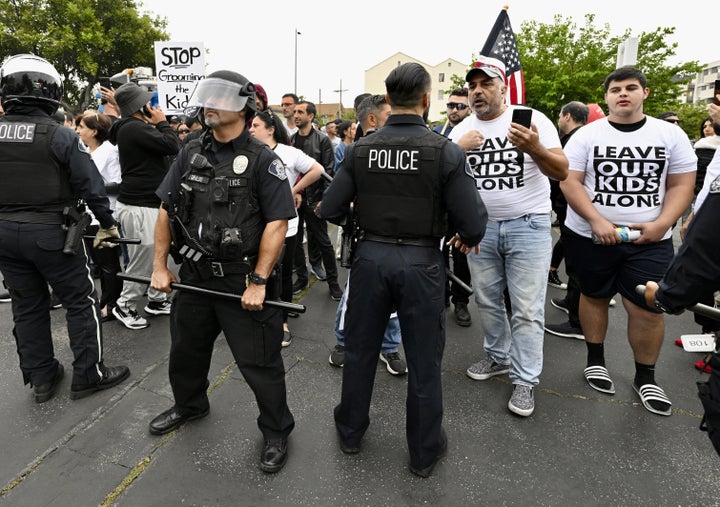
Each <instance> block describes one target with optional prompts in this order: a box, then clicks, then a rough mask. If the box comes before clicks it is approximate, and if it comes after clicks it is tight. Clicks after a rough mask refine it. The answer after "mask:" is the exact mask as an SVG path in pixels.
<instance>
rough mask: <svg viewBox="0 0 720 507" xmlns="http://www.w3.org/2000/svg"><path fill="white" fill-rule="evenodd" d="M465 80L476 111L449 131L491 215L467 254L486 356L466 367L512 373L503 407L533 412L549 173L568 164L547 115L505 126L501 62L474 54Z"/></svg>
mask: <svg viewBox="0 0 720 507" xmlns="http://www.w3.org/2000/svg"><path fill="white" fill-rule="evenodd" d="M465 79H466V81H467V82H468V91H469V94H468V103H469V104H470V108H471V109H472V111H473V113H474V114H473V115H471V116H469V117H467V118H466V119H465V120H464V121H463V122H462V123H460V124H459V125H457V126H455V128H453V130H452V132H451V133H450V136H449V137H450V139H451V140H452V141H454V142H456V143H458V144H459V145H460V146H461V147H462V148H463V149H464V150H465V152H466V154H467V161H468V163H469V165H470V168H471V170H472V172H473V175H474V176H475V183H476V185H477V189H478V192H479V193H480V196H481V197H482V200H483V202H484V203H485V207H486V208H487V210H488V215H489V221H488V224H487V231H486V232H485V236H484V237H483V239H482V242H481V243H480V252H479V253H473V252H471V253H469V254H468V256H467V257H468V259H467V260H468V267H469V268H470V275H471V278H472V286H473V288H474V289H475V301H476V303H477V306H478V308H479V310H480V326H481V327H482V331H483V334H484V340H485V341H484V348H485V352H487V358H485V359H483V360H481V361H480V362H478V363H475V364H473V365H471V366H470V367H469V368H468V370H467V375H468V376H469V377H470V378H472V379H474V380H485V379H488V378H490V377H493V376H495V375H501V374H504V373H508V372H510V381H511V382H512V383H513V385H514V388H513V394H512V396H511V398H510V401H509V403H508V408H509V409H510V410H511V411H512V412H514V413H516V414H518V415H521V416H525V417H527V416H529V415H530V414H532V413H533V411H534V410H535V398H534V394H533V390H534V387H535V386H536V385H538V383H539V377H540V372H541V371H542V363H543V339H544V329H543V325H544V323H545V293H546V289H547V273H548V270H549V269H550V255H551V253H552V237H551V234H550V211H551V210H550V183H549V181H548V177H550V178H554V179H557V180H563V179H565V178H566V177H567V173H568V164H567V159H566V158H565V155H564V154H563V150H562V147H561V145H560V138H559V136H558V133H557V130H556V129H555V125H553V123H552V122H551V121H550V119H549V118H548V117H547V116H545V115H544V114H542V113H541V112H540V111H536V110H533V109H531V110H530V111H532V117H531V121H532V123H531V128H527V127H524V126H522V125H520V124H518V123H511V119H512V116H513V111H514V110H516V109H520V108H519V107H517V106H508V105H506V104H505V95H506V93H507V88H508V86H507V77H506V73H505V65H504V64H503V63H502V62H501V61H500V60H497V59H495V58H489V57H485V56H481V57H479V58H478V61H477V62H476V63H475V64H474V66H473V67H472V68H471V69H470V71H468V73H467V76H466V78H465ZM522 109H525V110H528V108H524V107H522ZM506 287H507V292H508V295H509V299H510V305H511V307H512V315H511V316H510V318H509V319H508V315H507V310H506V307H505V304H504V302H503V300H504V297H503V294H504V291H505V288H506Z"/></svg>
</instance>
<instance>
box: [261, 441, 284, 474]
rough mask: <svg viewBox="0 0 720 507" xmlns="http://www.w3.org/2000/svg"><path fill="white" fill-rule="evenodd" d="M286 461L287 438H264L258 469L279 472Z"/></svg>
mask: <svg viewBox="0 0 720 507" xmlns="http://www.w3.org/2000/svg"><path fill="white" fill-rule="evenodd" d="M286 461H287V438H277V439H267V438H266V439H265V444H264V445H263V449H262V453H260V470H262V471H263V472H266V473H268V474H274V473H276V472H279V471H280V469H281V468H282V467H284V466H285V462H286Z"/></svg>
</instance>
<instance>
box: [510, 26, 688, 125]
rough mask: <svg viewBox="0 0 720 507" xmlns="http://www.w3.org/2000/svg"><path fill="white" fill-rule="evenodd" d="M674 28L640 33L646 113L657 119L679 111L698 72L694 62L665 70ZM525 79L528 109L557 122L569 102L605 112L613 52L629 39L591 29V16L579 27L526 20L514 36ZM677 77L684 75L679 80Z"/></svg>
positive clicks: (626, 34) (606, 29) (672, 48)
mask: <svg viewBox="0 0 720 507" xmlns="http://www.w3.org/2000/svg"><path fill="white" fill-rule="evenodd" d="M674 32H675V29H674V28H663V27H659V28H657V29H656V30H655V31H654V32H642V33H641V34H639V36H638V37H639V48H638V61H637V64H636V66H637V67H638V68H640V69H642V70H643V72H644V73H645V75H646V76H647V79H648V88H650V95H649V96H648V98H647V100H646V101H645V106H644V109H645V112H646V114H648V115H651V116H656V115H658V114H660V113H661V112H663V111H666V110H675V109H678V108H679V105H680V100H679V99H678V97H679V95H680V92H681V90H682V86H683V85H684V84H686V83H687V82H688V81H689V80H690V79H691V78H692V76H693V75H694V73H695V72H697V71H698V70H700V68H701V67H700V65H699V64H698V63H697V62H688V63H683V64H681V65H674V66H673V65H668V64H667V60H668V59H669V58H670V57H672V56H674V55H675V50H676V48H677V43H672V44H668V42H666V38H667V37H669V36H671V35H672V34H673V33H674ZM515 35H516V38H517V42H518V47H519V49H520V58H521V61H522V66H523V73H524V75H525V89H526V102H527V105H529V106H531V107H534V108H536V109H539V110H540V111H542V112H544V113H545V114H546V115H547V116H548V117H550V118H557V116H558V114H559V113H560V109H561V108H562V106H563V105H564V104H565V103H567V102H570V101H571V100H579V101H581V102H585V103H598V104H600V105H601V106H603V108H604V109H606V108H605V107H604V98H603V96H604V88H603V80H604V79H605V76H607V75H608V74H609V73H610V72H612V71H613V70H614V69H615V65H616V60H617V48H618V46H619V45H620V43H621V42H622V41H624V40H625V39H627V38H628V37H629V36H630V35H631V32H630V29H626V30H625V32H624V33H623V34H621V35H612V34H611V32H610V26H609V25H608V24H605V25H604V26H602V27H598V26H596V25H595V16H594V15H593V14H586V15H585V24H584V25H583V26H580V27H579V26H578V25H577V24H576V23H575V22H574V21H573V20H572V18H569V17H568V18H565V17H563V16H562V15H559V14H558V15H556V16H555V17H554V23H553V24H545V23H539V22H537V21H527V22H524V23H522V25H521V29H520V30H519V31H517V32H516V33H515ZM678 76H686V77H685V78H684V79H682V78H681V79H678Z"/></svg>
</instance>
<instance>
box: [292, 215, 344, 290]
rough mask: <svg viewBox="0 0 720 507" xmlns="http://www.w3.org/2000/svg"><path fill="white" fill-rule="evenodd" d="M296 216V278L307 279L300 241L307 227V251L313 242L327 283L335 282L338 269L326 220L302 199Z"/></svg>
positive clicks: (303, 252) (303, 253) (336, 281)
mask: <svg viewBox="0 0 720 507" xmlns="http://www.w3.org/2000/svg"><path fill="white" fill-rule="evenodd" d="M298 217H299V221H298V233H297V238H298V239H297V243H296V246H295V252H296V257H295V269H296V273H297V279H298V280H300V281H305V282H306V283H307V281H308V279H309V278H308V269H307V264H306V263H305V251H304V250H303V243H302V237H303V231H304V229H307V242H308V252H309V251H310V248H311V247H310V245H311V244H312V243H314V244H315V247H316V248H317V249H318V250H319V251H320V256H321V257H322V262H323V266H324V267H325V274H326V275H327V281H328V284H337V283H338V270H337V263H336V261H335V249H334V248H333V245H332V242H331V241H330V236H329V235H328V231H327V229H328V225H327V221H326V220H323V219H322V218H320V217H318V216H317V215H316V214H315V212H314V211H313V210H312V209H310V207H309V206H308V205H307V204H305V201H303V203H302V204H301V205H300V208H299V209H298Z"/></svg>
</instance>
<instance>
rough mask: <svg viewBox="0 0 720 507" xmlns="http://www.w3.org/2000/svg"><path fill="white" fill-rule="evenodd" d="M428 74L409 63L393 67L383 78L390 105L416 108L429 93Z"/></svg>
mask: <svg viewBox="0 0 720 507" xmlns="http://www.w3.org/2000/svg"><path fill="white" fill-rule="evenodd" d="M431 86H432V80H431V78H430V74H429V73H428V71H427V70H425V68H424V67H423V66H422V65H420V64H419V63H415V62H409V63H403V64H402V65H400V66H398V67H395V68H394V69H393V70H391V71H390V74H388V77H387V78H385V89H386V90H387V94H388V99H389V102H390V105H391V106H393V107H401V108H409V107H416V106H418V105H419V104H420V102H421V101H422V98H423V97H424V96H425V94H426V93H428V92H429V91H430V88H431Z"/></svg>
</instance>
